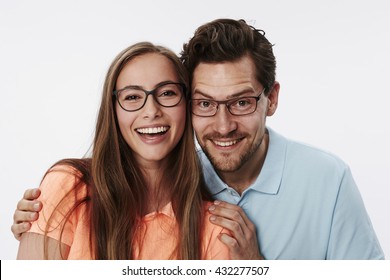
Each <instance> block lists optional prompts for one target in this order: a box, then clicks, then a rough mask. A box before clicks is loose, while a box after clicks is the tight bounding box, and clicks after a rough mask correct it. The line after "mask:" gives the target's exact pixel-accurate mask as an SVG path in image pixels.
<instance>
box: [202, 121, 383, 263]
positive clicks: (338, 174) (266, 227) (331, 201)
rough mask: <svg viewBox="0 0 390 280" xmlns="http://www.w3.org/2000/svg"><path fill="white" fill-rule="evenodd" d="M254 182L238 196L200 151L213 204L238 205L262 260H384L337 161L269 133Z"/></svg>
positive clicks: (344, 167) (351, 183)
mask: <svg viewBox="0 0 390 280" xmlns="http://www.w3.org/2000/svg"><path fill="white" fill-rule="evenodd" d="M267 129H268V132H269V147H268V151H267V156H266V159H265V162H264V165H263V168H262V169H261V172H260V174H259V176H258V177H257V179H256V181H255V182H254V183H253V184H252V185H251V186H249V188H248V189H246V190H245V191H244V192H243V193H242V195H241V196H240V195H239V194H238V193H237V192H236V191H235V190H234V189H232V188H230V187H229V186H228V185H226V184H225V183H224V182H223V181H222V180H221V179H220V178H219V176H218V175H217V173H216V172H215V170H214V168H213V167H212V165H211V163H210V161H209V160H208V159H207V157H206V155H205V154H204V153H203V151H202V150H200V149H199V151H198V155H199V157H200V159H201V161H202V166H203V171H204V176H205V180H206V184H207V185H208V187H209V189H210V192H211V194H212V195H213V197H214V199H219V200H224V201H227V202H230V203H233V204H237V205H239V206H241V207H242V208H243V209H244V211H245V213H246V214H247V215H248V218H249V219H250V220H251V221H252V222H253V223H254V224H255V226H256V230H257V237H258V242H259V244H260V250H261V253H262V254H263V256H264V257H265V258H266V259H270V260H272V259H289V260H292V259H303V260H311V259H313V260H314V259H315V260H323V259H334V260H336V259H350V260H352V259H384V254H383V251H382V249H381V247H380V245H379V242H378V239H377V237H376V235H375V232H374V229H373V227H372V224H371V221H370V219H369V217H368V214H367V212H366V210H365V207H364V204H363V201H362V198H361V196H360V193H359V191H358V188H357V186H356V184H355V182H354V180H353V178H352V174H351V171H350V169H349V167H348V166H347V165H346V164H345V163H344V162H343V161H341V160H340V159H339V158H337V157H336V156H334V155H332V154H330V153H327V152H324V151H322V150H319V149H317V148H314V147H311V146H308V145H305V144H302V143H298V142H295V141H291V140H288V139H286V138H285V137H283V136H281V135H280V134H277V133H276V132H275V131H273V130H272V129H270V128H267Z"/></svg>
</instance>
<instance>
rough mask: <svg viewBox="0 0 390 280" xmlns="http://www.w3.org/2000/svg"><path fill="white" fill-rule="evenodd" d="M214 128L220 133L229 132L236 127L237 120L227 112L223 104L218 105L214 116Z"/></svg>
mask: <svg viewBox="0 0 390 280" xmlns="http://www.w3.org/2000/svg"><path fill="white" fill-rule="evenodd" d="M214 118H215V123H214V130H215V131H217V132H218V133H220V134H222V135H226V134H229V133H230V132H232V131H234V130H236V129H237V122H236V121H235V119H234V118H235V117H234V116H233V115H232V114H231V113H230V112H229V110H228V108H227V107H226V105H225V104H220V105H219V106H218V111H217V113H216V114H215V116H214Z"/></svg>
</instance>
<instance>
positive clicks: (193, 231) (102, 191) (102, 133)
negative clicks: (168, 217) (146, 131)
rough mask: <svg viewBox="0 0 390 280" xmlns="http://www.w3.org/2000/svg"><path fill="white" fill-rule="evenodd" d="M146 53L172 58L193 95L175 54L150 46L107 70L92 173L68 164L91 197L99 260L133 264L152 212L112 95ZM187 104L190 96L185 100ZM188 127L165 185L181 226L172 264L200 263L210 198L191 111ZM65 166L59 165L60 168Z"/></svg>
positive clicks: (141, 47)
mask: <svg viewBox="0 0 390 280" xmlns="http://www.w3.org/2000/svg"><path fill="white" fill-rule="evenodd" d="M147 53H158V54H161V55H164V56H165V57H167V58H168V59H169V60H170V61H171V62H172V64H173V65H174V67H175V69H176V71H177V74H178V78H179V82H181V83H184V84H185V85H187V89H188V76H187V72H186V70H185V68H184V67H183V65H182V63H181V62H180V60H179V59H178V57H177V56H176V55H175V54H174V53H173V52H171V51H170V50H168V49H166V48H164V47H161V46H155V45H153V44H151V43H148V42H142V43H138V44H135V45H133V46H130V47H129V48H127V49H125V50H124V51H122V52H121V53H120V54H119V55H118V56H117V57H116V58H115V59H114V61H113V62H112V64H111V66H110V68H109V70H108V73H107V76H106V79H105V83H104V87H103V97H102V102H101V106H100V110H99V115H98V119H97V124H96V131H95V139H94V144H93V150H92V157H91V161H90V166H89V168H84V169H83V168H82V169H83V170H79V168H78V165H79V164H80V161H81V162H83V163H87V164H88V163H89V161H88V160H87V161H86V160H85V159H81V160H67V161H66V162H65V164H67V165H70V166H72V167H74V168H75V169H77V170H78V171H79V173H81V176H79V178H80V180H79V181H82V182H83V183H85V184H86V185H87V186H88V197H86V198H85V199H84V200H83V201H82V202H81V203H84V202H86V203H88V204H89V205H88V207H87V209H88V212H89V213H90V228H91V234H90V238H91V239H90V246H91V249H92V250H93V256H94V258H95V259H132V258H133V249H134V248H133V246H134V242H135V237H136V229H137V223H138V222H139V218H141V217H142V216H143V215H144V214H145V213H146V211H147V209H146V206H147V205H148V192H147V186H146V183H145V179H144V175H143V174H144V173H143V171H142V170H141V169H140V168H139V165H138V164H137V162H136V160H135V158H134V155H133V152H132V150H131V149H130V148H129V146H128V145H127V143H126V141H125V140H124V138H123V137H122V135H121V133H120V130H119V126H118V121H117V117H116V113H115V102H116V100H115V97H114V96H113V94H112V93H113V91H114V89H115V84H116V80H117V78H118V76H119V73H120V72H121V70H122V69H123V67H124V66H125V65H126V63H127V62H129V61H130V60H131V59H133V58H135V57H137V56H140V55H143V54H147ZM188 99H189V91H188V90H187V91H186V98H185V100H186V101H188ZM186 101H182V102H186ZM185 122H186V126H185V130H184V134H183V137H182V138H181V140H180V141H179V143H178V145H177V146H176V147H175V148H174V149H173V151H172V152H171V153H170V154H169V156H168V157H169V159H168V166H166V167H165V170H164V171H163V174H164V176H163V178H162V182H161V184H160V185H161V186H164V187H168V188H169V189H168V190H166V191H168V192H169V194H170V199H171V202H172V207H173V211H174V213H175V217H176V221H177V224H178V231H179V232H178V235H177V247H176V250H175V252H174V254H173V255H172V258H178V259H200V257H201V254H200V251H201V246H202V244H201V240H202V238H201V237H202V224H203V219H202V218H203V206H202V200H203V199H207V197H208V195H207V191H206V189H205V186H204V184H203V179H202V176H201V172H200V164H199V160H198V157H197V155H196V151H195V145H194V136H193V130H192V125H191V118H190V113H189V110H187V113H186V119H185ZM63 163H64V162H62V161H60V162H59V163H58V164H63ZM83 166H84V165H83ZM88 173H90V174H88ZM90 177H91V178H90ZM156 210H157V209H156Z"/></svg>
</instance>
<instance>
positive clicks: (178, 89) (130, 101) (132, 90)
mask: <svg viewBox="0 0 390 280" xmlns="http://www.w3.org/2000/svg"><path fill="white" fill-rule="evenodd" d="M185 91H186V86H185V85H184V84H183V83H174V82H165V83H162V84H160V85H158V86H157V87H156V88H155V89H152V90H145V89H143V88H141V87H139V86H127V87H124V88H122V89H119V90H114V92H113V95H115V97H116V99H117V100H118V103H119V106H121V108H122V109H123V110H125V111H128V112H134V111H138V110H140V109H141V108H142V107H144V106H145V104H146V101H147V99H148V97H149V95H152V96H153V97H154V100H156V102H157V103H158V104H159V105H161V106H163V107H174V106H176V105H177V104H179V103H180V101H181V100H182V98H183V95H184V93H185Z"/></svg>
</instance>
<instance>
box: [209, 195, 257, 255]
mask: <svg viewBox="0 0 390 280" xmlns="http://www.w3.org/2000/svg"><path fill="white" fill-rule="evenodd" d="M209 211H210V213H211V214H212V215H211V217H210V221H211V222H212V223H213V224H216V225H219V226H221V227H223V228H225V229H228V230H229V231H230V232H231V235H228V234H225V233H222V234H221V235H220V236H219V239H220V240H221V241H222V242H223V243H224V244H226V246H228V247H229V250H230V256H231V257H232V259H237V260H240V259H241V260H264V257H263V256H262V255H261V253H260V248H259V245H258V243H257V236H256V228H255V226H254V224H253V223H252V222H251V221H250V220H249V219H248V217H247V216H246V214H245V213H244V211H243V210H242V209H241V207H239V206H237V205H234V204H230V203H227V202H224V201H219V200H216V201H215V202H214V204H213V205H212V206H210V207H209Z"/></svg>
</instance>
